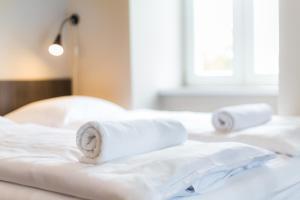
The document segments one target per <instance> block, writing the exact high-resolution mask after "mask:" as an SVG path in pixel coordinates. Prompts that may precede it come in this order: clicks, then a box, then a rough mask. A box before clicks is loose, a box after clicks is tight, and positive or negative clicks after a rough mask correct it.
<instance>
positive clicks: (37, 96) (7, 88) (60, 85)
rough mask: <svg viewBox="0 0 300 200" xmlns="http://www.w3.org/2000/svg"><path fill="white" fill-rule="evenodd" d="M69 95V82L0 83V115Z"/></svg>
mask: <svg viewBox="0 0 300 200" xmlns="http://www.w3.org/2000/svg"><path fill="white" fill-rule="evenodd" d="M66 95H71V80H70V79H56V80H41V81H40V80H38V81H0V115H5V114H7V113H9V112H11V111H13V110H15V109H17V108H19V107H21V106H23V105H25V104H28V103H31V102H34V101H38V100H42V99H47V98H52V97H58V96H66Z"/></svg>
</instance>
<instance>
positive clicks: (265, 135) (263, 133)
mask: <svg viewBox="0 0 300 200" xmlns="http://www.w3.org/2000/svg"><path fill="white" fill-rule="evenodd" d="M128 118H131V119H132V118H133V119H135V118H147V119H152V118H167V119H173V120H178V121H180V122H181V123H182V124H183V125H184V126H185V128H186V129H187V131H188V134H189V139H191V140H197V141H202V142H242V143H246V144H250V145H255V146H259V147H262V148H266V149H269V150H271V151H274V152H278V153H281V154H285V155H288V156H300V145H299V144H300V117H288V116H273V118H272V120H271V121H270V122H268V123H266V124H263V125H260V126H256V127H252V128H248V129H244V130H241V131H234V132H231V133H222V132H216V131H215V130H214V128H213V126H212V122H211V120H212V119H211V114H210V113H196V112H168V111H155V110H137V111H132V112H131V113H130V114H129V115H128Z"/></svg>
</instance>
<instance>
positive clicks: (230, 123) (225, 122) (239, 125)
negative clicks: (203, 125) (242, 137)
mask: <svg viewBox="0 0 300 200" xmlns="http://www.w3.org/2000/svg"><path fill="white" fill-rule="evenodd" d="M271 118H272V108H271V107H270V106H269V105H267V104H263V103H261V104H248V105H239V106H230V107H224V108H221V109H219V110H217V111H215V112H214V113H213V116H212V123H213V126H214V127H215V129H216V130H217V131H222V132H230V131H235V130H241V129H245V128H249V127H253V126H258V125H261V124H264V123H266V122H268V121H269V120H271Z"/></svg>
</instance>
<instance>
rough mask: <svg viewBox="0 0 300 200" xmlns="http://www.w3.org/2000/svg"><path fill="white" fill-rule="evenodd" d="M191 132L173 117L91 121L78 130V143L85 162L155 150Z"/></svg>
mask: <svg viewBox="0 0 300 200" xmlns="http://www.w3.org/2000/svg"><path fill="white" fill-rule="evenodd" d="M186 139H187V132H186V130H185V128H184V127H183V126H182V125H181V123H179V122H177V121H172V120H134V121H123V122H117V121H114V122H89V123H87V124H85V125H83V126H82V127H81V128H80V129H79V130H78V132H77V138H76V140H77V141H76V142H77V146H78V148H79V149H80V150H81V152H82V153H83V154H84V157H83V158H82V159H81V161H82V162H85V163H92V164H95V163H99V162H106V161H110V160H113V159H116V158H122V157H126V156H131V155H137V154H141V153H146V152H151V151H155V150H159V149H163V148H166V147H171V146H175V145H179V144H182V143H184V142H185V141H186Z"/></svg>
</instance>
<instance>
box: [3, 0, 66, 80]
mask: <svg viewBox="0 0 300 200" xmlns="http://www.w3.org/2000/svg"><path fill="white" fill-rule="evenodd" d="M67 7H68V1H67V0H47V1H45V0H43V1H41V0H0V27H1V31H0V38H1V39H0V79H1V80H3V79H10V80H11V79H23V80H24V79H25V80H27V79H31V80H32V79H48V78H62V77H69V76H70V68H69V67H68V62H67V59H66V56H64V57H60V58H55V57H52V56H50V55H49V54H48V51H47V49H48V45H49V44H50V43H51V42H52V41H53V39H54V37H55V34H56V33H57V31H58V30H57V29H58V26H59V23H60V22H61V20H62V19H63V18H64V17H65V15H66V10H67Z"/></svg>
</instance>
